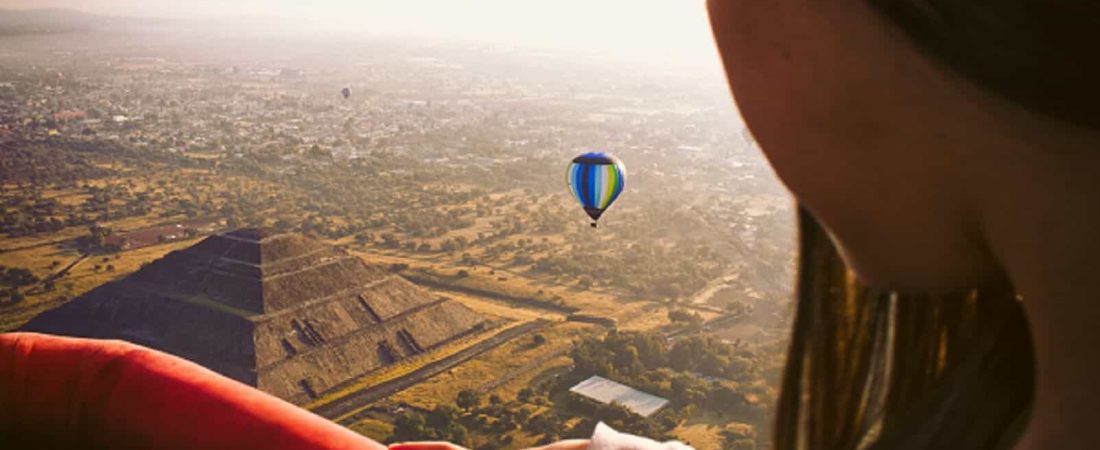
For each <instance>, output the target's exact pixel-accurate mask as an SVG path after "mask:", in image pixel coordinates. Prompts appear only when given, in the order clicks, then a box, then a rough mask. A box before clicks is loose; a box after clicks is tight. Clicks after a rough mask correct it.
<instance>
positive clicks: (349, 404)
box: [313, 319, 550, 425]
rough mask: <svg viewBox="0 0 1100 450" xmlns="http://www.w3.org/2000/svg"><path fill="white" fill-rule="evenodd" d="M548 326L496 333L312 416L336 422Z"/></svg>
mask: <svg viewBox="0 0 1100 450" xmlns="http://www.w3.org/2000/svg"><path fill="white" fill-rule="evenodd" d="M549 324H550V321H549V320H543V319H539V320H533V321H531V322H527V323H525V324H522V325H519V326H515V327H512V328H509V329H507V330H504V331H501V332H499V333H497V334H496V335H495V336H493V337H491V338H488V339H485V340H483V341H481V342H478V343H477V344H474V345H472V346H470V347H467V348H465V349H462V350H461V351H459V352H458V353H455V354H453V355H450V356H448V357H446V358H443V359H440V360H439V361H435V362H432V363H430V364H428V365H426V366H424V367H421V368H419V369H416V370H414V371H413V372H412V373H410V374H408V375H405V376H403V377H400V378H397V379H394V380H390V381H386V382H383V383H379V384H376V385H374V386H370V387H367V388H364V389H362V390H360V391H357V392H355V393H352V394H350V395H347V396H345V397H343V398H341V399H339V400H335V401H333V402H331V403H326V404H324V405H321V406H319V407H317V408H315V409H314V410H313V412H314V413H317V414H318V415H320V416H323V417H326V418H329V419H335V418H337V417H340V416H343V415H344V414H347V413H350V412H352V411H355V410H356V409H359V408H362V407H364V406H367V405H369V404H371V403H374V402H376V401H378V400H381V399H383V398H386V397H389V396H391V395H393V394H396V393H398V392H401V391H403V390H405V389H408V388H410V387H412V386H413V385H415V384H417V383H420V382H422V381H424V380H427V379H428V378H431V377H433V376H436V375H438V374H440V373H442V372H444V371H446V370H449V369H451V368H452V367H455V366H457V365H459V364H462V363H464V362H466V361H469V360H470V359H473V358H474V357H476V356H478V355H480V354H482V353H485V352H486V351H489V350H490V349H493V348H495V347H497V346H499V345H501V344H503V343H505V342H508V341H510V340H512V339H515V338H517V337H519V336H523V335H525V334H527V333H530V332H533V331H535V330H538V329H541V328H543V327H545V326H547V325H549ZM363 412H365V411H361V412H360V413H356V414H353V415H351V416H349V417H347V418H345V419H343V420H341V421H340V423H341V424H344V425H350V424H353V423H355V422H356V421H358V420H359V417H358V416H359V415H360V414H361V413H363Z"/></svg>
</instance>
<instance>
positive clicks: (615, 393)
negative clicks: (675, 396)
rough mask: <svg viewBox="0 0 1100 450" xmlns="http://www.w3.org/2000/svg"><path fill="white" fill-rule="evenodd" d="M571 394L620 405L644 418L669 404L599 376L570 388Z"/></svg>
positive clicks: (666, 400)
mask: <svg viewBox="0 0 1100 450" xmlns="http://www.w3.org/2000/svg"><path fill="white" fill-rule="evenodd" d="M569 392H572V393H574V394H577V395H579V396H581V397H585V398H588V399H591V400H595V401H597V402H599V403H604V404H611V403H618V404H620V405H623V406H624V407H626V409H628V410H630V411H631V412H633V413H635V414H638V415H640V416H642V417H649V416H652V415H653V414H655V413H656V412H657V411H660V409H661V408H663V407H664V406H665V405H667V404H668V399H665V398H662V397H658V396H656V395H653V394H648V393H645V392H642V391H639V390H637V389H634V388H632V387H630V386H627V385H625V384H622V383H616V382H614V381H611V380H608V379H607V378H604V377H601V376H599V375H593V376H591V377H589V378H588V379H587V380H584V381H582V382H580V383H577V385H576V386H573V387H571V388H569Z"/></svg>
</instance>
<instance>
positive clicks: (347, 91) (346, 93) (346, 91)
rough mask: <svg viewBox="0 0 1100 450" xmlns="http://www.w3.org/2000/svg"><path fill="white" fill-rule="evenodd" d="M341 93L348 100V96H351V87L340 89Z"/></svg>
mask: <svg viewBox="0 0 1100 450" xmlns="http://www.w3.org/2000/svg"><path fill="white" fill-rule="evenodd" d="M340 95H343V96H344V99H345V100H347V98H348V97H351V89H349V88H343V89H340Z"/></svg>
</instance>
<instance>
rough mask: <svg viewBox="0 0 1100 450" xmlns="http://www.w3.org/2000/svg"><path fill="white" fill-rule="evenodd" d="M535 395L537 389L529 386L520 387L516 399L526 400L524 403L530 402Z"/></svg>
mask: <svg viewBox="0 0 1100 450" xmlns="http://www.w3.org/2000/svg"><path fill="white" fill-rule="evenodd" d="M534 397H535V391H533V390H532V389H531V388H528V387H525V388H523V389H520V390H519V392H518V393H516V400H519V401H521V402H524V403H528V402H530V401H531V399H532V398H534Z"/></svg>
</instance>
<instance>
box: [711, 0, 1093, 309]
mask: <svg viewBox="0 0 1100 450" xmlns="http://www.w3.org/2000/svg"><path fill="white" fill-rule="evenodd" d="M941 3H942V4H944V5H940V4H941ZM1048 3H1054V4H1057V5H1061V6H1043V5H1045V4H1048ZM1071 3H1072V4H1076V5H1090V6H1091V5H1093V4H1095V3H1097V2H1083V1H1077V2H1067V1H1054V2H1044V1H1027V2H1020V1H1000V2H997V1H985V0H982V1H951V2H945V1H937V0H932V1H927V2H922V1H910V0H872V1H867V0H835V1H829V2H820V1H807V0H772V1H751V0H726V1H712V2H711V10H712V14H711V16H712V21H713V22H714V24H715V33H716V37H717V40H718V44H719V47H720V49H721V50H722V55H723V59H724V62H725V65H726V70H727V73H728V75H729V82H730V86H731V87H732V90H733V93H734V97H735V98H736V100H737V104H738V106H739V108H740V110H741V113H742V116H743V117H744V119H745V121H746V123H747V124H748V125H749V127H750V129H751V130H752V132H753V134H754V135H755V137H756V139H757V140H758V141H759V142H760V144H761V147H762V148H763V149H764V152H765V154H766V155H767V157H768V159H769V160H770V161H771V162H772V165H773V167H774V168H775V170H776V172H777V173H778V175H779V176H780V178H781V179H782V180H783V181H784V183H785V184H787V186H788V187H789V188H790V189H791V191H792V192H793V193H794V194H795V195H796V196H797V197H798V199H799V201H800V202H801V203H802V204H803V205H804V206H806V207H807V208H808V209H810V210H811V211H813V212H814V214H815V215H816V216H817V217H818V218H819V219H821V220H822V221H823V222H824V224H825V226H826V227H827V228H829V229H830V231H832V232H833V233H834V235H835V236H836V237H837V238H838V240H839V241H840V243H841V244H842V246H843V251H844V252H845V254H846V256H847V257H848V261H849V263H850V264H851V265H852V266H853V268H854V269H855V270H856V271H857V272H859V273H860V275H861V276H862V278H863V279H864V280H865V281H867V282H869V283H872V284H874V285H877V286H884V287H891V288H900V289H906V290H920V291H925V292H944V291H950V290H954V289H958V288H962V287H966V286H973V285H977V284H983V283H987V282H990V281H991V280H994V279H996V278H999V277H1002V276H1003V273H1002V272H1003V268H1002V267H1000V264H999V263H998V261H997V259H998V258H997V255H995V254H993V252H994V251H995V249H991V248H990V245H989V243H988V242H987V239H986V236H985V234H986V229H985V222H986V216H987V215H988V214H989V212H988V211H986V210H985V209H984V208H985V207H986V206H987V205H988V204H989V202H988V197H989V196H990V195H991V193H993V194H992V195H997V193H999V192H1009V191H1003V190H1001V189H1000V187H1001V186H1002V185H1007V184H1011V183H1016V181H1015V180H1019V179H1021V178H1024V179H1027V178H1031V179H1033V182H1032V184H1034V185H1035V186H1034V187H1030V188H1029V189H1026V190H1025V189H1021V191H1022V192H1023V195H1025V196H1030V197H1038V196H1041V195H1043V194H1044V191H1043V188H1044V187H1045V186H1048V185H1049V184H1050V183H1046V182H1045V178H1043V177H1056V176H1060V174H1055V173H1025V172H1027V171H1028V170H1030V169H1031V168H1035V167H1046V166H1049V165H1050V164H1047V161H1044V160H1042V159H1043V158H1046V157H1052V156H1057V157H1061V156H1062V155H1063V154H1064V153H1075V152H1076V153H1082V154H1081V155H1078V157H1083V158H1091V159H1095V158H1096V156H1097V155H1100V152H1095V151H1092V152H1079V151H1077V149H1091V148H1095V147H1096V146H1097V145H1098V144H1100V138H1097V136H1096V131H1094V130H1091V129H1088V128H1087V127H1081V126H1078V124H1079V123H1089V122H1096V123H1098V124H1100V120H1097V119H1100V95H1098V94H1097V92H1098V91H1100V88H1098V87H1100V84H1095V86H1094V83H1090V81H1091V80H1095V79H1100V70H1098V63H1097V62H1096V61H1094V60H1093V59H1092V58H1088V57H1087V55H1086V54H1085V51H1086V50H1085V48H1086V47H1087V46H1088V45H1089V43H1090V42H1098V41H1100V31H1098V30H1100V26H1094V27H1088V26H1085V25H1084V22H1083V21H1081V20H1076V19H1070V18H1069V17H1070V16H1071V14H1068V13H1067V11H1069V10H1070V9H1071V8H1070V6H1066V5H1067V4H1071ZM1083 8H1084V6H1081V7H1079V8H1077V9H1083ZM1032 10H1035V11H1040V12H1041V14H1038V15H1037V16H1036V17H1032V16H1030V15H1028V14H1026V12H1027V11H1032ZM1089 17H1092V18H1093V19H1092V20H1093V21H1096V20H1097V19H1096V18H1097V17H1100V16H1098V15H1096V14H1092V15H1091V16H1089ZM1054 28H1057V29H1059V30H1061V31H1059V32H1058V33H1053V34H1052V33H1045V32H1044V31H1043V30H1050V29H1054ZM1069 30H1072V31H1069ZM1090 32H1091V33H1093V34H1095V35H1096V37H1097V39H1092V40H1084V39H1082V38H1081V36H1082V35H1084V34H1087V33H1090ZM1063 43H1067V44H1065V45H1064V46H1061V44H1063ZM1052 49H1058V51H1054V50H1052ZM1046 64H1050V66H1049V67H1045V65H1046ZM1082 74H1088V75H1090V76H1083V75H1082ZM1071 119H1072V120H1071ZM1084 153H1087V155H1085V154H1084ZM1068 166H1069V167H1070V168H1073V167H1082V165H1081V164H1069V165H1068ZM1017 184H1019V183H1017ZM1027 199H1028V197H1023V198H1021V199H1020V200H1021V201H1023V200H1027ZM897 255H906V258H898V257H897Z"/></svg>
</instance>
